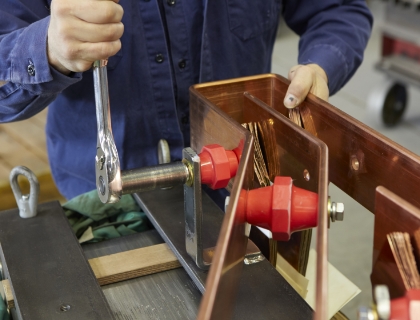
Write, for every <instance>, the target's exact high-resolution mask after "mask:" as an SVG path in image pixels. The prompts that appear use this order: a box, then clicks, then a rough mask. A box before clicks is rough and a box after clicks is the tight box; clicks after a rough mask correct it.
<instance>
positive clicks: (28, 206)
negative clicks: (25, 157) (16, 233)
mask: <svg viewBox="0 0 420 320" xmlns="http://www.w3.org/2000/svg"><path fill="white" fill-rule="evenodd" d="M19 175H23V176H25V177H26V178H27V179H28V181H29V186H30V189H29V194H28V195H22V191H21V190H20V187H19V184H18V176H19ZM9 181H10V186H11V187H12V190H13V194H14V196H15V199H16V203H17V205H18V208H19V215H20V217H21V218H32V217H35V216H36V212H37V206H38V196H39V182H38V179H37V177H36V176H35V174H34V173H33V172H32V171H31V170H29V169H28V168H26V167H24V166H18V167H14V168H13V169H12V171H11V172H10V176H9Z"/></svg>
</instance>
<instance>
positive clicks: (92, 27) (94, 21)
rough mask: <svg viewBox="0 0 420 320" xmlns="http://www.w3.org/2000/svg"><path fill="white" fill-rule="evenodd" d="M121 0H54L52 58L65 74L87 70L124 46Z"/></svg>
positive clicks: (56, 67) (49, 44)
mask: <svg viewBox="0 0 420 320" xmlns="http://www.w3.org/2000/svg"><path fill="white" fill-rule="evenodd" d="M118 1H119V0H78V1H68V0H54V1H53V2H52V3H51V19H50V25H49V27H48V42H47V43H48V49H47V50H48V51H47V52H48V61H49V63H50V65H52V66H53V67H54V68H55V69H57V70H58V71H60V72H61V73H64V74H69V73H70V72H71V71H73V72H83V71H86V70H88V69H89V68H91V66H92V63H93V62H94V61H95V60H100V59H106V58H108V57H110V56H113V55H114V54H116V53H117V52H118V51H119V50H120V48H121V41H120V38H121V36H122V34H123V32H124V26H123V24H122V22H121V19H122V16H123V9H122V7H121V6H120V5H119V4H118Z"/></svg>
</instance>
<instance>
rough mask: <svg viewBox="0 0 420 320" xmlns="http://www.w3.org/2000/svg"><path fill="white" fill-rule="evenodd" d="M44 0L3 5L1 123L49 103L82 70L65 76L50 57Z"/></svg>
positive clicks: (0, 22)
mask: <svg viewBox="0 0 420 320" xmlns="http://www.w3.org/2000/svg"><path fill="white" fill-rule="evenodd" d="M46 5H47V2H46V1H45V0H6V1H5V2H4V3H3V2H2V5H1V6H0V81H2V82H5V84H3V85H2V86H0V122H10V121H16V120H23V119H26V118H29V117H31V116H33V115H35V114H36V113H38V112H40V111H41V110H42V109H44V108H45V107H47V106H48V104H49V103H50V102H52V101H53V100H54V99H55V98H56V97H57V95H58V94H59V93H60V92H62V91H63V90H64V89H65V88H67V87H68V86H69V85H71V84H73V83H75V82H77V81H79V80H80V79H81V77H82V75H81V74H80V73H74V74H71V75H70V76H66V75H63V74H61V73H60V72H58V71H57V70H55V69H54V68H52V67H50V65H49V63H48V56H47V30H48V25H49V21H50V18H49V10H48V6H46Z"/></svg>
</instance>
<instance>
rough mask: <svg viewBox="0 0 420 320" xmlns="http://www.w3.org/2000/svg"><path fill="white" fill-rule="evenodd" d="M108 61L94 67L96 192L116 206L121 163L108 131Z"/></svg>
mask: <svg viewBox="0 0 420 320" xmlns="http://www.w3.org/2000/svg"><path fill="white" fill-rule="evenodd" d="M107 62H108V60H96V61H95V62H94V63H93V83H94V90H95V104H96V122H97V126H98V140H97V145H96V158H95V162H96V165H95V172H96V189H97V191H98V195H99V198H100V199H101V201H102V202H103V203H113V202H118V201H119V200H120V198H121V193H122V181H121V169H120V160H119V158H118V152H117V147H116V145H115V142H114V137H113V135H112V128H111V109H110V105H109V93H108V76H107V68H106V65H107Z"/></svg>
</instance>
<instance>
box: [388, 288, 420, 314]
mask: <svg viewBox="0 0 420 320" xmlns="http://www.w3.org/2000/svg"><path fill="white" fill-rule="evenodd" d="M419 318H420V289H410V290H407V292H406V293H405V296H404V297H402V298H397V299H393V300H391V316H390V317H389V319H390V320H415V319H419Z"/></svg>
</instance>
